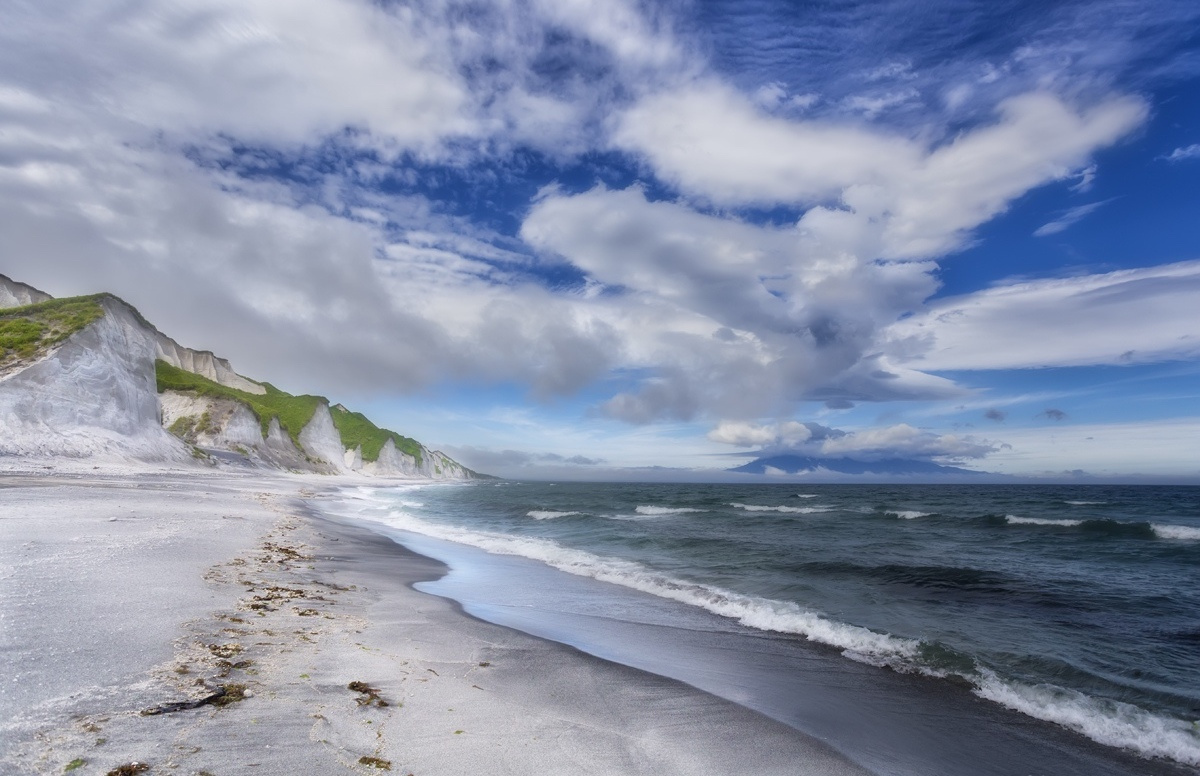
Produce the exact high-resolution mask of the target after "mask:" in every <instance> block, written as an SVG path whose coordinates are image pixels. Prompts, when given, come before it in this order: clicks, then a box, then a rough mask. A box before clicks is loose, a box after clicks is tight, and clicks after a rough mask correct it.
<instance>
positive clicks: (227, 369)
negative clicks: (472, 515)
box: [0, 275, 473, 479]
mask: <svg viewBox="0 0 1200 776" xmlns="http://www.w3.org/2000/svg"><path fill="white" fill-rule="evenodd" d="M52 298H53V297H51V296H50V295H49V294H47V293H45V292H43V291H40V290H38V289H36V288H34V287H33V286H29V285H26V284H24V283H19V282H16V281H14V280H12V279H10V278H8V277H6V276H4V275H0V308H6V307H22V306H25V305H29V304H35V303H37V302H44V301H48V300H50V299H52ZM99 303H100V304H101V306H102V307H103V308H104V316H103V317H102V318H100V319H99V320H97V321H95V322H93V323H92V324H90V325H89V326H87V327H85V328H84V329H82V330H81V331H79V332H77V333H75V334H73V335H72V336H71V337H70V338H68V339H67V340H66V341H65V342H63V343H62V344H60V345H58V346H56V347H54V348H53V349H51V350H49V351H47V352H46V353H45V354H39V355H38V356H37V360H36V361H34V362H33V363H30V364H28V365H26V364H24V363H18V364H15V365H13V366H12V369H10V370H8V371H7V373H6V374H4V375H3V376H0V456H2V455H11V456H18V457H51V456H68V457H100V458H109V459H119V460H141V461H158V462H168V461H170V462H183V463H186V462H194V461H195V460H196V456H195V455H194V453H195V454H196V455H199V454H198V453H196V451H195V449H194V448H193V445H194V446H196V447H200V448H204V449H208V450H222V451H229V452H234V453H238V454H240V455H243V456H245V458H246V459H247V461H248V462H249V463H250V464H252V465H262V466H269V467H272V468H282V469H290V470H300V471H312V472H320V473H324V474H345V473H351V472H357V473H362V474H369V475H375V476H381V477H401V478H404V477H429V478H433V479H469V478H471V477H472V476H473V474H472V473H471V472H469V471H467V470H466V469H465V468H464V467H462V466H460V465H459V464H457V463H455V462H454V461H452V460H451V459H449V458H447V457H446V456H444V455H443V454H441V453H440V452H436V451H430V450H428V449H427V448H425V447H422V448H421V455H420V458H419V459H418V458H414V457H413V456H411V455H408V454H407V453H404V452H402V451H400V450H399V449H397V448H396V445H395V444H394V443H393V442H392V440H390V439H389V440H388V441H387V443H386V444H385V445H384V447H383V449H382V450H381V452H380V454H379V457H378V459H377V460H375V461H364V460H363V455H362V448H361V447H355V448H353V449H347V448H346V447H345V445H344V444H343V442H342V439H341V434H340V433H339V432H338V430H337V427H336V426H335V425H334V423H333V417H332V415H331V414H330V411H329V407H328V406H327V405H325V404H321V405H319V406H318V407H317V410H316V412H315V413H314V414H313V417H312V419H311V420H310V421H309V422H308V423H307V424H306V425H305V427H304V429H303V430H302V431H301V432H300V434H299V435H298V436H299V442H300V444H299V445H296V444H295V443H294V442H293V441H292V438H291V437H290V436H289V435H288V434H287V433H286V432H285V431H284V430H283V429H282V428H281V427H280V424H279V421H278V419H276V418H272V419H271V421H270V423H269V425H268V427H267V433H266V435H265V436H264V435H263V433H262V426H261V424H260V422H259V420H258V418H257V416H256V415H255V414H254V412H253V411H251V410H250V408H249V407H247V406H246V405H245V404H242V403H241V402H239V401H236V400H234V399H229V398H215V397H208V396H200V395H198V394H193V393H189V392H177V391H167V392H165V393H164V394H162V396H161V397H160V396H159V394H158V392H157V381H156V377H155V368H154V362H155V359H162V360H163V361H166V362H167V363H169V364H171V365H173V366H175V367H177V368H179V369H183V370H185V371H189V372H192V373H195V374H199V375H202V376H204V377H206V378H208V379H210V380H212V381H213V382H216V383H219V384H221V385H225V386H228V387H231V388H236V389H239V390H242V391H246V392H248V393H255V394H260V395H261V394H263V393H265V392H266V389H265V388H264V387H263V386H262V385H260V384H258V383H256V382H254V381H252V380H249V379H247V378H245V377H242V376H241V375H239V374H237V373H236V372H234V371H233V368H232V367H231V366H230V364H229V362H228V361H226V360H225V359H223V358H218V357H216V356H215V355H214V354H213V353H211V352H209V351H197V350H192V349H190V348H185V347H182V346H181V345H179V344H178V343H177V342H175V341H174V340H173V339H171V338H170V337H167V336H166V335H164V334H162V333H161V332H159V331H158V330H157V329H155V328H154V327H153V326H151V325H150V324H148V323H147V322H146V321H145V320H144V319H143V318H142V317H141V316H140V315H138V313H137V311H136V310H134V309H133V308H132V307H130V306H129V305H128V304H126V303H125V302H123V301H121V300H120V299H117V298H116V297H104V298H102V299H101V300H100V302H99ZM167 429H172V430H173V431H174V434H172V433H169V432H168V431H167ZM200 457H201V458H204V456H203V455H201V456H200Z"/></svg>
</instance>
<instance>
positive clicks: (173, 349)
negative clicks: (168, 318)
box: [156, 332, 267, 395]
mask: <svg viewBox="0 0 1200 776" xmlns="http://www.w3.org/2000/svg"><path fill="white" fill-rule="evenodd" d="M156 334H157V335H158V339H157V343H156V344H157V347H158V357H159V358H161V359H162V360H163V361H166V362H167V363H168V364H170V365H171V366H173V367H176V368H177V369H182V370H184V371H185V372H191V373H192V374H197V375H200V376H201V377H207V378H208V379H209V380H212V381H213V382H214V383H218V384H220V385H224V386H227V387H229V388H236V389H238V390H239V391H245V392H246V393H255V394H259V395H261V394H264V393H266V392H267V389H266V388H264V387H262V386H261V385H259V384H258V383H256V382H254V381H253V380H248V379H246V378H245V377H242V376H241V375H239V374H238V373H237V372H235V371H233V367H232V366H231V365H230V364H229V361H227V360H226V359H223V358H217V357H216V356H215V355H213V353H212V351H209V350H192V349H191V348H185V347H183V346H182V345H180V344H179V343H178V342H176V341H175V340H173V339H171V338H170V337H168V336H167V335H165V334H163V333H161V332H156Z"/></svg>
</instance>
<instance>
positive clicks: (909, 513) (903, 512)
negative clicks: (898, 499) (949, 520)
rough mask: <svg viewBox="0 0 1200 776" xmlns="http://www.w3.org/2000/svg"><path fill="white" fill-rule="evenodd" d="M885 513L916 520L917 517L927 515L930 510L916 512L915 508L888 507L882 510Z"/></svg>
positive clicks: (903, 518) (930, 513)
mask: <svg viewBox="0 0 1200 776" xmlns="http://www.w3.org/2000/svg"><path fill="white" fill-rule="evenodd" d="M884 514H885V515H892V516H894V517H899V518H901V519H902V520H916V519H917V518H918V517H929V516H930V515H932V514H933V513H932V512H918V511H917V510H915V509H889V510H887V511H886V512H884Z"/></svg>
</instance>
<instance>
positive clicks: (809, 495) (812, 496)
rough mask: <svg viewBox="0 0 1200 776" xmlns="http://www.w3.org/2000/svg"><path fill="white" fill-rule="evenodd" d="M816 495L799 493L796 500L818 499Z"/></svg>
mask: <svg viewBox="0 0 1200 776" xmlns="http://www.w3.org/2000/svg"><path fill="white" fill-rule="evenodd" d="M817 495H818V494H816V493H797V494H796V498H816V497H817Z"/></svg>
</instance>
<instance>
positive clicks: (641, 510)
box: [633, 506, 708, 515]
mask: <svg viewBox="0 0 1200 776" xmlns="http://www.w3.org/2000/svg"><path fill="white" fill-rule="evenodd" d="M633 511H634V512H637V513H638V514H639V515H686V514H689V513H692V512H707V511H708V510H707V509H693V508H692V507H655V506H642V507H638V508H637V509H635V510H633Z"/></svg>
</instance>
